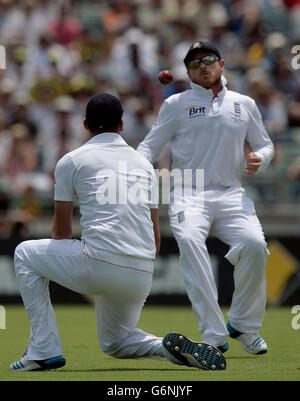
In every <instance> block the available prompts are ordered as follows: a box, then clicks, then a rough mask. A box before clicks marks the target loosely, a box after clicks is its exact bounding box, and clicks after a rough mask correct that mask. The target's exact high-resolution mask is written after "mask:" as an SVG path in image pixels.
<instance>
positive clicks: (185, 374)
mask: <svg viewBox="0 0 300 401" xmlns="http://www.w3.org/2000/svg"><path fill="white" fill-rule="evenodd" d="M54 309H55V312H56V318H57V323H58V328H59V332H60V335H61V339H62V343H63V355H64V356H65V358H66V359H67V364H66V365H65V366H64V367H63V368H60V369H58V370H56V371H47V372H18V373H16V372H9V371H8V367H9V365H10V363H11V362H13V361H15V360H18V359H19V357H20V356H21V354H22V352H23V351H24V349H25V346H26V345H27V341H28V338H29V327H30V326H29V321H28V318H27V314H26V312H25V310H24V308H23V307H22V306H10V305H8V306H6V330H0V352H1V356H0V381H17V380H22V381H88V380H93V381H210V380H212V381H214V380H215V381H223V380H224V381H254V380H255V381H296V380H297V381H299V379H300V345H299V338H300V337H299V336H300V330H295V329H293V328H292V326H291V321H292V318H293V317H294V316H295V315H293V314H291V308H269V309H267V312H266V316H265V319H264V324H263V329H262V330H261V335H262V336H263V337H264V338H265V340H266V341H267V343H268V346H269V352H268V353H267V354H266V355H257V356H256V355H250V354H248V353H246V352H245V351H243V349H242V347H241V345H240V343H239V342H238V341H236V340H233V339H229V344H230V349H229V351H228V352H227V353H226V355H225V356H226V359H227V369H226V370H225V371H204V370H198V369H195V368H188V367H181V366H177V365H173V364H171V363H169V362H164V361H155V360H131V359H123V360H120V359H114V358H110V357H108V356H107V355H105V354H104V353H103V352H102V351H101V350H100V348H99V346H98V340H97V333H96V323H95V313H94V308H93V307H92V306H88V305H87V306H77V305H76V306H61V305H54ZM224 315H225V316H226V310H224ZM138 327H139V328H142V329H143V330H146V331H148V332H149V333H152V334H155V335H157V336H163V335H164V334H166V333H167V332H170V331H179V332H182V333H183V334H184V335H186V336H187V337H189V338H191V339H193V340H195V341H198V340H199V333H198V331H197V323H196V319H195V317H194V314H193V312H192V311H191V309H190V308H189V307H157V306H155V307H152V306H145V308H144V310H143V312H142V316H141V319H140V321H139V323H138Z"/></svg>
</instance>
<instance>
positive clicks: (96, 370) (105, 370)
mask: <svg viewBox="0 0 300 401" xmlns="http://www.w3.org/2000/svg"><path fill="white" fill-rule="evenodd" d="M142 370H149V371H152V372H155V371H159V372H165V371H168V372H180V371H182V372H186V368H185V369H180V368H179V369H166V368H165V369H157V368H152V369H150V368H145V369H141V368H109V369H105V368H103V369H63V370H56V371H55V372H56V373H58V372H59V373H66V372H68V373H72V372H73V373H78V372H128V371H133V372H137V371H142ZM193 370H201V369H197V368H194V369H193ZM206 372H207V371H206Z"/></svg>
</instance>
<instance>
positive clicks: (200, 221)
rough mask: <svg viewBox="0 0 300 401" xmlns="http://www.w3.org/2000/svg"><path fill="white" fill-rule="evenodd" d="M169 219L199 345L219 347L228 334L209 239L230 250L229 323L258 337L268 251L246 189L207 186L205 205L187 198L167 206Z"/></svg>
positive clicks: (227, 255) (228, 257) (264, 291)
mask: <svg viewBox="0 0 300 401" xmlns="http://www.w3.org/2000/svg"><path fill="white" fill-rule="evenodd" d="M169 215H170V223H171V227H172V231H173V234H174V236H175V238H176V240H177V243H178V247H179V253H180V270H181V272H182V274H183V277H184V280H185V285H186V291H187V295H188V297H189V299H190V301H191V304H192V308H193V311H194V313H195V315H196V317H197V321H198V324H199V331H200V333H201V334H202V341H203V342H206V343H209V344H212V345H215V346H218V345H222V344H224V342H225V341H226V339H227V337H228V334H229V333H228V330H227V328H226V324H225V320H224V316H223V314H222V311H221V309H220V306H219V304H218V291H217V286H216V283H215V280H214V276H213V271H212V266H211V262H210V257H209V254H208V251H207V247H206V243H205V242H206V239H207V237H208V235H209V234H210V235H212V236H215V237H217V238H219V239H220V240H221V241H223V242H224V243H226V244H227V245H229V246H230V249H229V252H228V253H227V254H226V255H225V257H226V259H227V260H228V261H229V262H230V263H231V264H232V265H233V266H234V286H235V289H234V292H233V297H232V303H231V307H230V310H229V312H228V319H229V322H230V323H231V325H232V326H233V327H234V328H235V329H237V330H238V331H241V332H243V333H258V332H259V329H260V327H261V323H262V320H263V317H264V313H265V306H266V278H265V265H266V261H267V257H268V255H269V252H268V249H267V247H266V242H265V239H264V235H263V232H262V229H261V225H260V223H259V220H258V218H257V216H256V213H255V208H254V205H253V202H252V200H251V199H249V198H248V197H247V196H246V195H245V190H244V189H243V188H240V187H230V188H224V187H220V186H210V187H208V188H205V191H204V198H203V205H202V204H201V201H199V202H198V203H197V204H195V199H193V200H192V199H185V200H184V202H177V203H174V204H172V205H170V208H169ZM221 285H222V283H221Z"/></svg>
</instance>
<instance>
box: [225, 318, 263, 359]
mask: <svg viewBox="0 0 300 401" xmlns="http://www.w3.org/2000/svg"><path fill="white" fill-rule="evenodd" d="M227 329H228V331H229V335H230V337H231V338H234V339H236V340H238V341H239V342H240V343H241V344H242V347H243V348H244V350H245V351H246V352H249V353H250V354H254V355H262V354H265V353H266V352H267V351H268V346H267V343H266V342H265V340H264V339H263V338H262V337H261V336H260V335H259V334H255V333H241V332H240V331H238V330H236V329H235V328H233V327H232V326H231V324H230V323H229V322H228V323H227Z"/></svg>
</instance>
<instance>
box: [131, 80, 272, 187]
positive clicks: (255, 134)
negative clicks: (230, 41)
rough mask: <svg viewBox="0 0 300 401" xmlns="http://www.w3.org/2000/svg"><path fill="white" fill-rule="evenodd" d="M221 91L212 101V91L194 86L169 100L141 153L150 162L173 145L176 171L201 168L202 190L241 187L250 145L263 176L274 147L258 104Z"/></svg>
mask: <svg viewBox="0 0 300 401" xmlns="http://www.w3.org/2000/svg"><path fill="white" fill-rule="evenodd" d="M222 83H223V88H222V90H221V91H220V92H219V94H218V96H217V97H216V98H214V95H213V92H212V90H211V89H205V88H203V87H202V86H200V85H197V84H195V83H193V82H191V89H188V90H186V91H184V92H182V93H179V94H175V95H172V96H170V97H169V98H167V99H166V100H165V101H164V103H163V104H162V106H161V108H160V111H159V114H158V118H157V121H156V122H155V124H154V125H153V127H152V129H151V131H150V132H149V134H148V135H147V136H146V138H145V139H144V141H143V142H142V143H141V144H140V145H139V147H138V149H137V150H138V151H139V152H140V153H142V154H143V155H144V156H145V157H146V158H147V159H148V160H149V161H151V162H152V163H153V162H154V161H155V160H156V159H157V157H158V156H159V155H160V153H161V151H162V149H163V147H164V145H165V144H166V143H167V142H168V141H171V150H172V168H173V169H180V170H184V169H193V171H194V170H195V169H203V170H204V186H207V185H221V186H225V187H231V186H241V178H242V174H243V172H244V168H245V165H246V164H245V160H244V143H245V140H247V141H248V142H249V144H250V146H251V148H252V150H253V152H255V153H256V154H257V155H259V156H260V157H261V159H262V164H261V167H260V171H262V170H263V169H264V168H265V167H266V166H267V165H268V164H269V163H270V161H271V160H272V158H273V154H274V147H273V144H272V142H271V140H270V138H269V135H268V134H267V132H266V129H265V127H264V124H263V121H262V118H261V114H260V112H259V110H258V108H257V106H256V104H255V101H254V100H253V99H251V98H250V97H248V96H245V95H242V94H240V93H237V92H233V91H231V90H228V89H227V88H226V86H225V85H226V79H225V78H224V77H222Z"/></svg>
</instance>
